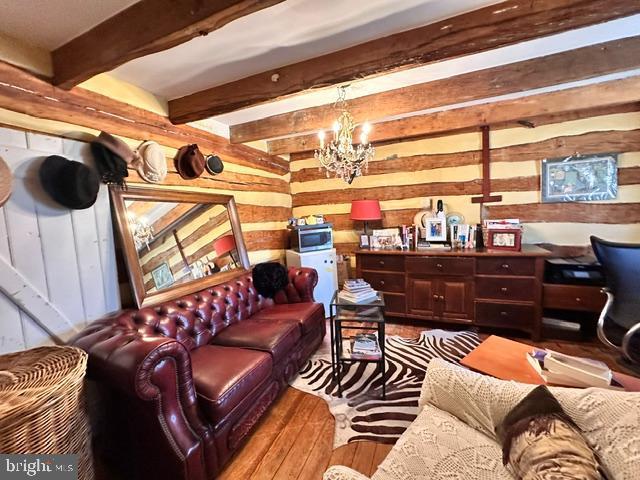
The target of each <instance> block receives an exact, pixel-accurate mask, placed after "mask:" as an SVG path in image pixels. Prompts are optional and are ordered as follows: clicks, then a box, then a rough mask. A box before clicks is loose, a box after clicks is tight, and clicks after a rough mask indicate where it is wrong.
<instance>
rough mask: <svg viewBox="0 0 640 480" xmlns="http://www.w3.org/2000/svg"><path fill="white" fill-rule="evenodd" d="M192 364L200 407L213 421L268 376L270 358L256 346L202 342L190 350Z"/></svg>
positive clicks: (226, 412) (265, 380)
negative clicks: (234, 346)
mask: <svg viewBox="0 0 640 480" xmlns="http://www.w3.org/2000/svg"><path fill="white" fill-rule="evenodd" d="M191 368H192V369H193V382H194V383H195V387H196V393H197V395H198V403H199V404H200V408H202V411H203V412H204V413H205V415H206V416H207V419H208V420H209V421H210V422H211V423H213V424H216V423H219V422H220V421H222V420H223V419H224V418H225V417H226V416H227V415H228V414H229V412H231V411H232V410H233V409H234V408H236V407H238V406H239V405H240V404H241V403H242V401H243V400H250V399H251V398H252V397H253V394H254V393H255V392H256V391H258V390H259V389H260V387H262V386H263V384H264V383H265V382H267V381H268V380H269V379H270V378H271V371H272V370H273V362H272V361H271V356H270V355H269V354H268V353H264V352H259V351H256V350H249V349H246V348H233V347H218V346H216V345H204V346H202V347H200V348H196V349H195V350H193V351H192V352H191Z"/></svg>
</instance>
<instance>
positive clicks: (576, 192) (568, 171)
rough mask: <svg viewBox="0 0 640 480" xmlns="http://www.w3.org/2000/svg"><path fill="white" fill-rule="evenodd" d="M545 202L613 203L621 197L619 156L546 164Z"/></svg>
mask: <svg viewBox="0 0 640 480" xmlns="http://www.w3.org/2000/svg"><path fill="white" fill-rule="evenodd" d="M540 178H541V182H542V185H541V191H542V201H543V202H544V203H553V202H580V201H588V200H612V199H614V198H616V197H617V196H618V155H617V154H615V153H606V154H599V155H573V156H571V157H566V158H551V159H544V160H543V161H542V174H541V175H540Z"/></svg>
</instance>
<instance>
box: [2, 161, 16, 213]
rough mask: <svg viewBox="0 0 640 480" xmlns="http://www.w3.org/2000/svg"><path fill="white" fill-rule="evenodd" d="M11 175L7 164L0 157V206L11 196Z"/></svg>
mask: <svg viewBox="0 0 640 480" xmlns="http://www.w3.org/2000/svg"><path fill="white" fill-rule="evenodd" d="M12 182H13V176H12V175H11V169H10V168H9V165H7V163H6V162H5V161H4V160H3V159H2V158H0V207H1V206H2V205H4V204H5V203H6V202H7V200H9V197H10V196H11V184H12Z"/></svg>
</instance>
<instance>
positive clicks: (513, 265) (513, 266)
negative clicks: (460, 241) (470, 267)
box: [476, 257, 536, 277]
mask: <svg viewBox="0 0 640 480" xmlns="http://www.w3.org/2000/svg"><path fill="white" fill-rule="evenodd" d="M476 269H477V272H478V273H480V274H484V275H519V276H530V277H533V276H534V275H535V273H536V259H535V258H513V257H491V258H478V264H477V267H476Z"/></svg>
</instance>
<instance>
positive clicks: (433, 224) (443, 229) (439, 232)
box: [424, 217, 447, 242]
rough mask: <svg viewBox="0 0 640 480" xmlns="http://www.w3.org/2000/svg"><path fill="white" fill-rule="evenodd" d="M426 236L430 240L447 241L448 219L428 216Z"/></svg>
mask: <svg viewBox="0 0 640 480" xmlns="http://www.w3.org/2000/svg"><path fill="white" fill-rule="evenodd" d="M424 223H425V224H426V226H425V230H426V232H425V237H424V239H425V240H426V241H428V242H446V241H447V219H446V218H438V217H434V218H426V219H424Z"/></svg>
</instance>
